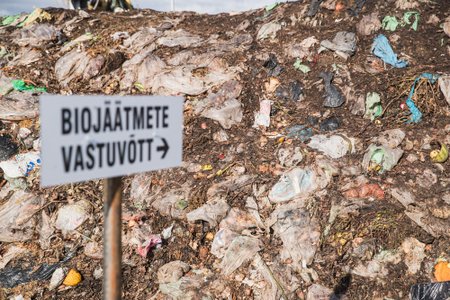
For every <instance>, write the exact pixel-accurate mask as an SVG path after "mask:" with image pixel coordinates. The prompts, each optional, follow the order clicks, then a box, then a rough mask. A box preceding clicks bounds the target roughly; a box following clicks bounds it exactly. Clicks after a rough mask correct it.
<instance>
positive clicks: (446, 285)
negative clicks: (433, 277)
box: [410, 281, 450, 300]
mask: <svg viewBox="0 0 450 300" xmlns="http://www.w3.org/2000/svg"><path fill="white" fill-rule="evenodd" d="M449 298H450V281H446V282H432V283H419V284H415V285H413V286H412V287H411V291H410V299H411V300H440V299H449Z"/></svg>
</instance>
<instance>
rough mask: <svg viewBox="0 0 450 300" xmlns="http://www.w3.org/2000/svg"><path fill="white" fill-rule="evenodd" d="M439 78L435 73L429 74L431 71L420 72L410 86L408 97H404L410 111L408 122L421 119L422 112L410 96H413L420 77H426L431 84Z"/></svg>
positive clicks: (416, 121)
mask: <svg viewBox="0 0 450 300" xmlns="http://www.w3.org/2000/svg"><path fill="white" fill-rule="evenodd" d="M438 78H439V75H437V74H431V73H422V74H420V75H419V76H418V77H417V78H416V79H415V80H414V83H413V85H412V87H411V91H410V92H409V95H408V99H406V105H407V106H408V108H409V111H410V112H411V118H410V120H409V121H408V123H419V122H420V121H421V119H422V113H421V112H420V110H419V108H417V106H416V105H415V104H414V101H413V100H412V97H413V96H414V90H415V89H416V84H417V82H418V81H419V80H420V79H427V80H429V81H430V82H431V83H432V84H434V83H435V82H436V81H437V80H438Z"/></svg>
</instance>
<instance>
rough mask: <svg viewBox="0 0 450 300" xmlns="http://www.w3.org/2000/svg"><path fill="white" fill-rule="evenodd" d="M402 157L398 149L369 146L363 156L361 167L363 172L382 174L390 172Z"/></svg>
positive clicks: (401, 152) (400, 150) (401, 151)
mask: <svg viewBox="0 0 450 300" xmlns="http://www.w3.org/2000/svg"><path fill="white" fill-rule="evenodd" d="M402 155H403V150H402V149H399V148H395V149H392V148H389V147H385V146H377V145H374V144H372V145H370V146H369V148H368V149H367V152H366V154H365V155H364V158H363V162H362V166H363V168H364V170H367V171H376V172H379V173H384V172H385V171H390V170H392V169H393V168H394V167H395V166H396V165H397V163H398V161H399V160H400V158H401V157H402Z"/></svg>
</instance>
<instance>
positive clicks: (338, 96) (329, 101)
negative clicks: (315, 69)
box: [319, 72, 345, 108]
mask: <svg viewBox="0 0 450 300" xmlns="http://www.w3.org/2000/svg"><path fill="white" fill-rule="evenodd" d="M319 76H320V77H321V78H323V81H324V84H325V95H324V98H325V101H324V102H323V106H325V107H333V108H336V107H339V106H341V105H342V104H344V102H345V98H344V96H343V95H342V92H341V91H340V90H339V89H338V88H337V87H336V86H335V85H333V84H331V81H332V80H333V73H330V72H321V73H320V74H319Z"/></svg>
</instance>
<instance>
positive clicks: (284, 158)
mask: <svg viewBox="0 0 450 300" xmlns="http://www.w3.org/2000/svg"><path fill="white" fill-rule="evenodd" d="M278 160H279V161H280V164H281V165H282V166H284V167H287V168H290V167H295V166H297V165H298V164H299V163H300V162H301V161H302V160H303V154H302V151H301V148H300V147H295V148H281V149H280V150H278Z"/></svg>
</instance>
